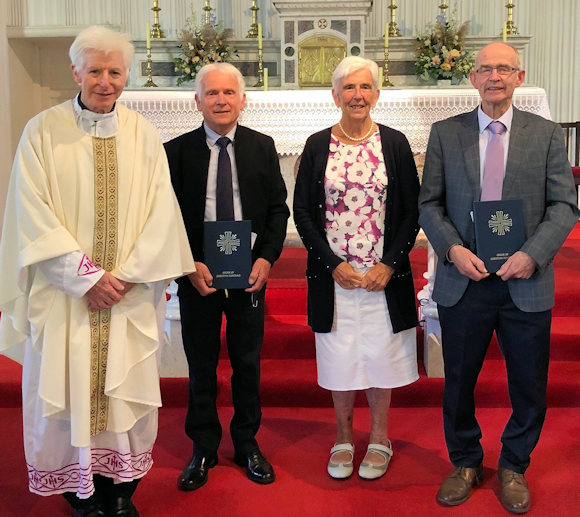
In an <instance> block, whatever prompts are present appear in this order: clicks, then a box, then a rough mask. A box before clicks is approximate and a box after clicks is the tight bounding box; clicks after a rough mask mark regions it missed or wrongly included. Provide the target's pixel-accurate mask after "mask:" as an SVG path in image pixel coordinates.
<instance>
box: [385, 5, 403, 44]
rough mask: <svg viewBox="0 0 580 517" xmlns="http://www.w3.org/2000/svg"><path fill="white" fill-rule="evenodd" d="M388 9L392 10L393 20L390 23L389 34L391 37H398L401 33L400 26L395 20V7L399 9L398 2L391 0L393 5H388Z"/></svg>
mask: <svg viewBox="0 0 580 517" xmlns="http://www.w3.org/2000/svg"><path fill="white" fill-rule="evenodd" d="M387 9H390V10H391V21H390V23H389V36H390V37H391V38H393V37H397V36H400V35H401V32H400V31H399V28H398V27H397V22H396V20H395V9H397V4H396V3H395V0H391V5H389V6H388V7H387Z"/></svg>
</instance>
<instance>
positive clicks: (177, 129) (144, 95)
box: [120, 86, 551, 155]
mask: <svg viewBox="0 0 580 517" xmlns="http://www.w3.org/2000/svg"><path fill="white" fill-rule="evenodd" d="M194 95H195V93H194V91H193V90H183V89H179V90H177V89H174V90H161V89H158V88H147V89H140V90H125V91H124V92H123V94H122V95H121V97H120V101H121V102H122V103H123V104H125V105H126V106H128V107H129V108H131V109H133V110H135V111H138V112H139V113H141V114H142V115H143V116H145V117H146V118H147V119H148V120H150V121H151V122H152V123H153V125H154V126H155V127H156V128H157V129H158V131H159V132H160V134H161V138H162V140H163V141H164V142H165V141H167V140H171V139H172V138H174V137H176V136H179V135H181V134H183V133H185V132H187V131H190V130H192V129H193V128H195V127H198V126H199V125H200V124H201V121H202V117H201V113H200V112H199V111H197V108H196V105H195V98H194ZM478 103H479V93H478V91H477V90H475V89H474V88H472V87H470V86H469V87H465V88H463V87H451V88H415V89H394V88H392V89H391V88H389V89H385V90H382V91H381V95H380V97H379V101H378V103H377V105H376V107H375V108H374V110H373V111H372V117H373V119H374V120H375V121H377V122H381V123H383V124H386V125H388V126H391V127H393V128H395V129H398V130H400V131H402V132H403V133H404V134H405V135H406V136H407V138H408V139H409V142H410V144H411V148H412V149H413V152H415V153H424V152H425V151H426V149H427V140H428V138H429V131H430V129H431V124H432V123H433V122H436V121H438V120H442V119H445V118H448V117H451V116H453V115H458V114H459V113H464V112H466V111H470V110H472V109H474V108H476V107H477V105H478ZM514 105H515V106H516V107H518V108H521V109H523V110H525V111H530V112H532V113H536V114H537V115H541V116H542V117H545V118H551V116H550V109H549V107H548V99H547V97H546V92H545V91H544V90H543V89H542V88H537V87H534V86H523V87H520V88H517V89H516V91H515V94H514ZM339 116H340V110H339V109H338V108H337V107H336V106H335V105H334V101H333V100H332V96H331V93H330V90H326V89H324V90H322V89H318V90H270V91H267V92H265V91H262V90H249V91H247V92H246V109H245V110H244V111H242V113H241V116H240V122H241V123H242V124H244V125H245V126H248V127H251V128H252V129H255V130H257V131H260V132H262V133H265V134H267V135H270V136H271V137H272V138H273V139H274V141H275V142H276V149H277V150H278V153H279V154H280V155H299V154H301V153H302V149H303V148H304V143H305V142H306V139H307V138H308V136H309V135H311V134H312V133H314V132H316V131H318V130H320V129H323V128H326V127H329V126H331V125H333V124H335V123H336V122H337V120H338V119H339Z"/></svg>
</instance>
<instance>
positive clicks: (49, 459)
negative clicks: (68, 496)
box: [22, 340, 157, 499]
mask: <svg viewBox="0 0 580 517" xmlns="http://www.w3.org/2000/svg"><path fill="white" fill-rule="evenodd" d="M28 341H29V342H28V343H27V345H26V360H25V362H24V369H23V375H22V414H23V434H24V452H25V455H26V463H27V467H28V487H29V489H30V491H31V492H33V493H35V494H39V495H55V494H62V493H64V492H75V493H76V495H77V497H79V498H80V499H86V498H88V497H90V496H91V495H92V494H93V493H94V491H95V487H94V483H93V474H100V475H102V476H105V477H109V478H112V479H113V481H114V483H123V482H128V481H133V480H135V479H140V478H142V477H143V476H144V475H145V474H146V473H147V472H148V471H149V470H150V469H151V467H152V466H153V456H152V449H153V444H154V442H155V438H156V437H157V409H154V410H152V411H150V412H149V413H147V414H146V415H145V416H143V417H141V418H140V419H139V420H137V422H136V423H135V425H134V426H133V427H132V428H131V429H129V430H127V431H126V432H120V433H115V432H111V431H105V432H102V433H100V434H98V435H96V436H93V437H91V444H90V446H89V447H74V446H73V445H71V442H72V438H71V425H70V421H69V420H59V419H55V418H46V417H45V416H44V415H43V414H42V407H43V406H42V404H41V402H40V397H39V396H38V380H39V377H40V374H39V372H40V361H41V356H40V354H39V353H38V352H36V351H35V350H34V349H33V348H32V346H31V345H30V340H28Z"/></svg>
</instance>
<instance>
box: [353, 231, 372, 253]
mask: <svg viewBox="0 0 580 517" xmlns="http://www.w3.org/2000/svg"><path fill="white" fill-rule="evenodd" d="M372 247H373V245H372V243H371V242H369V241H368V240H367V238H366V235H361V234H358V233H357V234H356V235H355V236H354V237H353V238H352V239H350V240H349V241H348V248H347V250H348V253H349V255H353V256H355V257H360V258H364V257H366V256H367V255H368V254H369V251H371V249H372Z"/></svg>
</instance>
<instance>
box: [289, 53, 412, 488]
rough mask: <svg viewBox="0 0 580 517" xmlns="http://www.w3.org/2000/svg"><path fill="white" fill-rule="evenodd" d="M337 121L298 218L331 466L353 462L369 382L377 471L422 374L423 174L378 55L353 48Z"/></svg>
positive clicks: (305, 182) (310, 167) (316, 150)
mask: <svg viewBox="0 0 580 517" xmlns="http://www.w3.org/2000/svg"><path fill="white" fill-rule="evenodd" d="M332 86H333V89H332V96H333V98H334V101H335V103H336V105H337V107H339V108H340V109H341V112H342V116H341V119H340V121H339V122H338V124H336V125H334V126H332V127H331V128H328V129H325V130H323V131H320V132H318V133H315V134H314V135H312V136H310V137H309V138H308V140H307V142H306V146H305V148H304V153H303V155H302V160H301V163H300V168H299V170H298V176H297V179H296V188H295V194H294V220H295V222H296V226H297V228H298V232H299V234H300V237H301V239H302V241H303V242H304V245H305V246H306V249H307V251H308V265H307V271H306V276H307V280H308V323H309V325H310V326H311V327H312V330H313V331H314V332H315V336H316V361H317V369H318V383H319V385H320V386H322V387H323V388H325V389H328V390H331V391H332V398H333V403H334V409H335V414H336V423H337V434H336V440H335V444H334V446H333V447H332V449H331V451H330V452H331V455H330V460H329V462H328V467H327V470H328V473H329V474H330V475H331V476H332V477H333V478H337V479H344V478H347V477H349V476H350V475H351V474H352V471H353V458H354V443H353V407H354V402H355V397H356V392H357V391H358V390H364V391H365V393H366V397H367V400H368V403H369V407H370V416H371V418H370V420H371V428H370V436H369V443H368V447H367V452H366V455H365V457H364V459H363V461H362V463H361V465H360V467H359V470H358V473H359V476H361V477H362V478H365V479H377V478H379V477H381V476H382V475H383V474H384V473H385V472H386V470H387V466H388V464H389V460H390V459H391V456H392V454H393V451H392V445H391V442H390V440H389V438H388V432H387V421H388V418H387V417H388V410H389V405H390V400H391V390H392V388H396V387H398V386H404V385H407V384H410V383H412V382H414V381H415V380H417V378H418V373H417V354H416V332H415V327H416V325H417V312H416V307H415V296H414V288H413V277H412V274H411V267H410V263H409V252H410V251H411V249H412V248H413V245H414V243H415V237H416V235H417V232H418V230H419V226H418V223H417V218H418V213H417V195H418V191H419V179H418V177H417V170H416V168H415V162H414V160H413V155H412V153H411V149H410V147H409V143H408V141H407V139H406V138H405V136H404V135H403V134H402V133H400V132H399V131H396V130H394V129H391V128H388V127H386V126H383V125H381V124H377V123H376V122H374V121H373V120H372V119H371V116H370V111H371V108H373V107H374V106H375V104H376V102H377V100H378V97H379V90H378V67H377V65H376V63H375V62H374V61H370V60H368V59H363V58H360V57H347V58H345V59H344V60H343V61H342V62H341V63H340V64H339V65H338V67H337V68H336V70H335V72H334V74H333V77H332Z"/></svg>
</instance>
